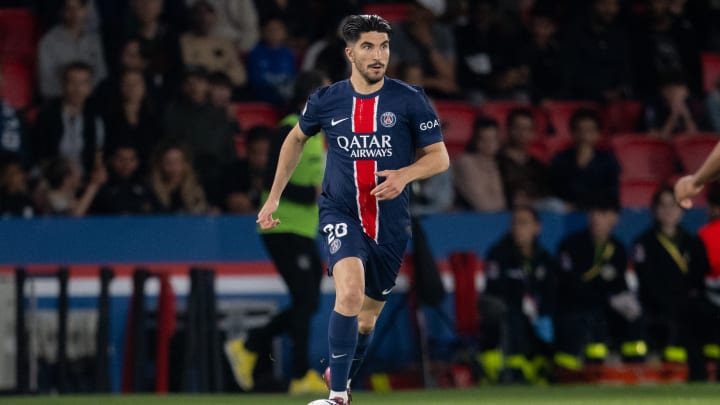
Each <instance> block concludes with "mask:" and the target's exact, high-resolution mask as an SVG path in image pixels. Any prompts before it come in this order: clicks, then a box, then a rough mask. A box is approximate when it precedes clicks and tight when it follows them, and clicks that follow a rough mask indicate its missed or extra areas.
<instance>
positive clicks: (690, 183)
mask: <svg viewBox="0 0 720 405" xmlns="http://www.w3.org/2000/svg"><path fill="white" fill-rule="evenodd" d="M702 189H703V186H698V185H696V184H695V176H692V175H690V176H684V177H681V178H680V180H678V181H677V183H675V200H676V201H677V202H678V204H680V206H681V207H683V208H685V209H688V208H692V206H693V203H692V198H693V197H695V196H696V195H698V194H700V192H701V191H702Z"/></svg>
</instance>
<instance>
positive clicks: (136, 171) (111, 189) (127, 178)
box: [91, 144, 150, 214]
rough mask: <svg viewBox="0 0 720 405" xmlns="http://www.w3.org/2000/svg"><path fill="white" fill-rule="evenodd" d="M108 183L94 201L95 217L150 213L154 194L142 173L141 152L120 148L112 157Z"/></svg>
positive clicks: (124, 145)
mask: <svg viewBox="0 0 720 405" xmlns="http://www.w3.org/2000/svg"><path fill="white" fill-rule="evenodd" d="M109 155H110V158H109V162H108V163H109V165H108V167H109V169H110V170H109V173H108V181H107V182H106V183H105V184H103V186H102V187H101V188H100V190H99V191H98V194H97V197H95V200H94V201H93V204H92V208H91V211H92V213H93V214H141V213H146V212H149V211H150V190H149V189H148V188H147V186H146V185H145V182H144V181H143V179H142V177H143V176H142V173H141V171H140V158H139V152H138V150H137V149H135V147H134V146H133V145H131V144H117V145H115V146H114V148H113V149H112V150H111V151H110V153H109Z"/></svg>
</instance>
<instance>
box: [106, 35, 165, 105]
mask: <svg viewBox="0 0 720 405" xmlns="http://www.w3.org/2000/svg"><path fill="white" fill-rule="evenodd" d="M140 42H141V41H140V38H128V39H126V40H125V42H124V43H123V44H122V45H121V46H120V48H119V52H118V53H117V55H111V56H110V60H111V61H112V62H114V63H111V64H110V75H109V76H108V77H107V79H105V80H103V81H102V82H101V83H100V84H99V85H98V86H97V88H96V89H95V92H94V93H93V98H95V100H96V101H97V102H98V103H99V104H100V105H101V106H102V109H103V110H108V109H111V108H112V107H113V106H112V103H113V102H114V101H116V100H117V99H118V98H119V97H120V77H121V76H122V74H123V72H125V71H127V70H137V71H140V72H142V75H143V78H144V79H145V87H146V92H147V93H148V94H155V91H160V89H157V90H156V89H154V87H153V83H152V80H151V78H150V77H149V76H146V73H147V72H146V69H147V66H148V59H147V57H146V55H144V54H143V53H142V52H141V50H140ZM161 95H162V93H159V94H158V96H161ZM151 98H153V97H151ZM158 99H160V98H158ZM156 100H157V99H156Z"/></svg>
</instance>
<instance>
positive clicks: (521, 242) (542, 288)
mask: <svg viewBox="0 0 720 405" xmlns="http://www.w3.org/2000/svg"><path fill="white" fill-rule="evenodd" d="M512 214H513V215H512V224H511V228H510V231H509V232H508V233H507V234H505V236H503V237H502V239H500V240H499V241H498V242H497V243H495V244H494V245H493V246H492V247H491V248H490V251H489V252H488V254H487V257H486V260H485V263H486V264H485V275H486V279H487V282H486V286H485V291H484V292H483V294H482V298H481V300H480V304H479V305H480V311H481V313H482V315H483V316H481V317H480V318H481V322H482V323H481V330H482V333H481V339H480V346H481V347H480V350H481V354H480V359H481V365H482V366H483V368H484V371H485V375H486V376H488V378H489V379H491V380H495V381H497V379H498V377H499V379H500V381H502V382H506V383H510V382H525V383H537V382H539V381H537V378H538V375H537V372H532V371H531V370H532V369H533V366H532V363H531V360H532V357H534V356H535V355H543V354H548V353H547V351H548V348H549V345H550V344H552V343H553V338H554V331H553V323H552V316H553V312H554V302H555V282H554V280H553V278H554V277H555V271H554V270H553V267H554V263H553V259H552V256H551V255H550V253H548V252H547V251H546V250H545V249H544V248H543V247H542V246H541V245H540V240H539V238H540V216H539V215H538V213H537V212H536V211H535V210H533V209H532V208H530V207H523V206H516V207H515V208H514V209H513V213H512ZM497 358H500V359H502V360H504V361H501V362H495V363H494V364H493V362H492V361H490V360H491V359H497Z"/></svg>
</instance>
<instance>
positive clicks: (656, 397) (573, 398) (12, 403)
mask: <svg viewBox="0 0 720 405" xmlns="http://www.w3.org/2000/svg"><path fill="white" fill-rule="evenodd" d="M313 399H317V397H312V396H289V395H269V394H267V395H264V394H252V395H249V394H238V395H167V396H155V395H107V396H95V395H88V396H30V397H2V396H0V404H3V405H40V404H43V405H96V404H99V405H254V404H257V405H267V404H272V405H286V404H287V405H304V404H307V403H308V402H310V401H311V400H313ZM353 404H355V405H361V404H367V405H384V404H388V405H394V404H398V405H400V404H402V405H426V404H427V405H430V404H450V405H465V404H474V405H476V404H479V405H543V404H553V405H565V404H568V405H570V404H573V405H574V404H577V405H624V404H628V405H674V404H691V405H711V404H712V405H718V404H720V384H714V385H705V384H702V385H698V384H691V385H664V386H622V387H610V386H590V385H586V386H562V387H558V386H553V387H546V388H534V387H480V388H472V389H457V390H425V391H396V392H392V393H387V394H379V393H372V392H357V393H356V394H355V395H354V401H353Z"/></svg>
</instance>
